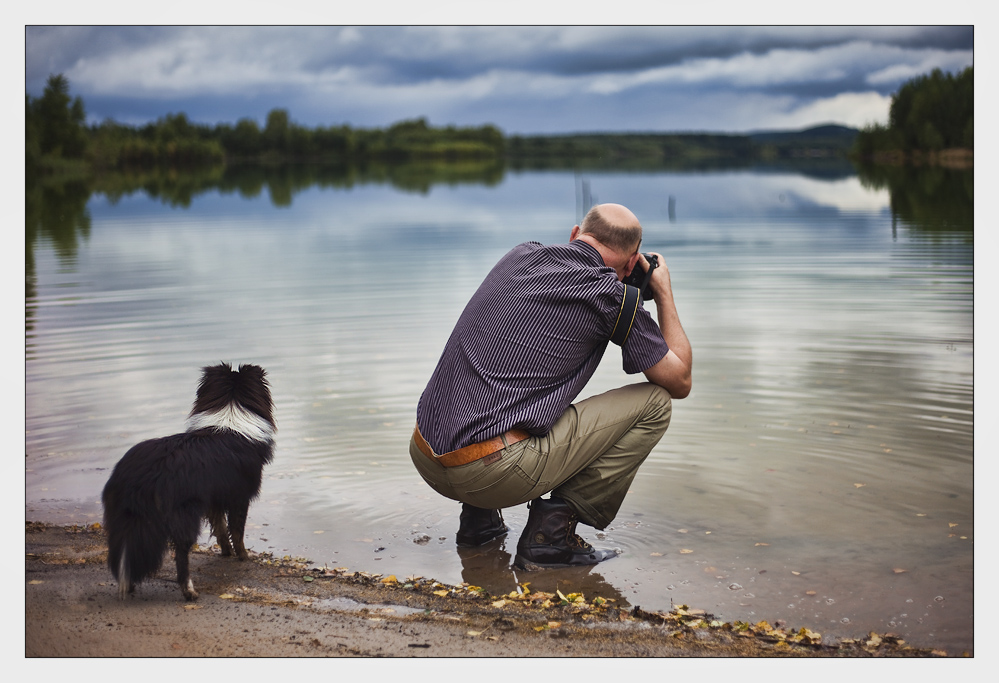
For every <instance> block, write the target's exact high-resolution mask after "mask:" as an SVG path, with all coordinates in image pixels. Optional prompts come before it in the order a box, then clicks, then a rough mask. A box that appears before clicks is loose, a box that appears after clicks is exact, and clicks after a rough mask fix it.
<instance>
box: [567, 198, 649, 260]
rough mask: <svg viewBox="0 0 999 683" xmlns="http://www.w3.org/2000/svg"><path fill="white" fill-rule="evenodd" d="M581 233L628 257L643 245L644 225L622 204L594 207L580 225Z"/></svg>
mask: <svg viewBox="0 0 999 683" xmlns="http://www.w3.org/2000/svg"><path fill="white" fill-rule="evenodd" d="M579 232H580V233H581V234H584V235H590V236H591V237H593V238H594V239H596V240H597V241H598V242H600V243H601V244H603V245H604V246H606V247H609V248H611V249H613V250H614V251H616V252H619V253H621V254H624V255H627V256H630V255H631V254H634V253H635V252H637V251H638V247H639V245H640V244H641V243H642V224H641V223H639V222H638V217H637V216H635V214H633V213H632V212H631V211H630V210H629V209H628V208H627V207H625V206H621V205H620V204H598V205H597V206H594V207H593V208H592V209H590V211H589V213H587V214H586V217H585V218H584V219H583V222H582V223H580V225H579Z"/></svg>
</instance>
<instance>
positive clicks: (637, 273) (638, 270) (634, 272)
mask: <svg viewBox="0 0 999 683" xmlns="http://www.w3.org/2000/svg"><path fill="white" fill-rule="evenodd" d="M642 256H644V257H645V260H646V261H648V262H649V269H648V270H642V265H641V264H640V263H636V264H635V267H634V268H632V269H631V275H629V276H628V277H626V278H624V280H622V282H624V284H626V285H631V286H632V287H638V289H639V290H641V292H642V298H643V299H645V300H646V301H648V300H650V299H651V298H652V290H651V289H649V288H648V286H649V280H651V279H652V271H653V270H655V269H656V268H658V267H659V257H657V256H656V255H655V254H642Z"/></svg>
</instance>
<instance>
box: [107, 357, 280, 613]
mask: <svg viewBox="0 0 999 683" xmlns="http://www.w3.org/2000/svg"><path fill="white" fill-rule="evenodd" d="M186 426H187V431H186V432H184V433H183V434H175V435H173V436H167V437H163V438H160V439H151V440H149V441H143V442H142V443H139V444H137V445H135V446H133V447H132V448H130V449H129V450H128V452H127V453H125V455H124V457H122V459H121V460H120V461H118V464H117V465H115V467H114V471H113V472H112V473H111V477H110V479H108V483H107V484H106V485H105V486H104V492H103V494H102V495H101V499H102V501H103V503H104V529H105V532H106V533H107V537H108V566H109V567H110V569H111V573H112V574H113V575H114V577H115V579H117V580H118V593H119V595H120V597H121V598H122V599H124V598H125V596H126V595H128V594H129V593H131V592H133V591H134V590H135V586H136V584H138V583H140V582H141V581H142V580H143V579H145V578H147V577H148V576H150V575H151V574H153V573H154V572H156V571H157V570H158V569H159V568H160V566H161V565H162V564H163V557H164V554H165V553H166V550H167V541H172V542H173V545H174V550H175V552H176V558H177V583H179V584H180V585H181V589H182V590H183V593H184V597H185V598H186V599H188V600H197V598H198V593H197V592H196V591H195V590H194V584H193V583H192V582H191V579H190V577H189V575H188V553H189V552H190V550H191V547H192V546H193V545H194V543H195V542H196V541H197V539H198V534H199V532H200V531H201V522H202V520H203V519H206V518H207V519H208V522H209V523H210V524H211V528H212V534H213V535H214V536H215V538H216V539H218V543H219V546H221V548H222V554H223V555H232V554H233V550H234V549H235V554H236V556H237V557H238V558H239V559H241V560H245V559H246V558H247V557H248V555H247V552H246V548H245V547H244V545H243V530H244V528H245V525H246V513H247V510H248V509H249V507H250V501H251V500H253V499H254V498H256V497H257V495H258V494H259V493H260V481H261V478H262V476H263V469H264V465H266V464H268V463H270V461H271V458H272V457H273V455H274V433H275V432H276V431H277V426H276V425H275V423H274V405H273V403H272V401H271V392H270V386H269V385H268V383H267V379H266V372H264V369H263V368H261V367H259V366H257V365H240V366H239V370H233V369H232V366H230V365H229V364H228V363H220V364H219V365H214V366H209V367H206V368H203V374H202V376H201V382H200V384H199V385H198V392H197V397H196V399H195V401H194V408H192V409H191V414H190V416H189V417H188V419H187V425H186ZM227 518H228V524H227Z"/></svg>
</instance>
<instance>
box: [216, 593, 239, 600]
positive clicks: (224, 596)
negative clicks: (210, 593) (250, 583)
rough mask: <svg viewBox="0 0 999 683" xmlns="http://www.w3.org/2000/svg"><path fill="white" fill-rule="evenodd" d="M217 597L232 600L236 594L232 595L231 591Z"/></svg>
mask: <svg viewBox="0 0 999 683" xmlns="http://www.w3.org/2000/svg"><path fill="white" fill-rule="evenodd" d="M219 597H220V598H222V599H223V600H232V599H233V598H234V597H236V596H235V595H233V594H232V593H223V594H222V595H220V596H219Z"/></svg>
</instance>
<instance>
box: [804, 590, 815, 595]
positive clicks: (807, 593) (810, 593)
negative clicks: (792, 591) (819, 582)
mask: <svg viewBox="0 0 999 683" xmlns="http://www.w3.org/2000/svg"><path fill="white" fill-rule="evenodd" d="M805 595H815V591H805Z"/></svg>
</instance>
